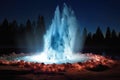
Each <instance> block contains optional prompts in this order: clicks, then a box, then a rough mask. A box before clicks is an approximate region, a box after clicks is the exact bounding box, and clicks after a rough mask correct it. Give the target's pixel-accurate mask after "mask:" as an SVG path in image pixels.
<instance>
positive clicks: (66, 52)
mask: <svg viewBox="0 0 120 80" xmlns="http://www.w3.org/2000/svg"><path fill="white" fill-rule="evenodd" d="M77 31H79V27H78V24H77V19H76V17H75V14H74V11H73V10H72V9H71V8H69V7H68V6H67V5H66V4H64V7H63V10H62V13H60V9H59V6H57V8H56V10H55V15H54V18H53V20H52V24H51V25H50V27H49V29H48V30H47V33H46V34H45V36H44V42H45V43H44V51H43V52H42V53H39V54H37V55H34V56H26V57H24V60H29V61H36V62H44V63H66V62H70V63H72V62H79V61H84V60H86V59H87V57H86V56H85V55H83V54H77V53H76V54H75V52H76V51H78V50H80V49H81V48H82V45H81V44H80V43H81V42H82V39H80V38H81V37H80V33H79V32H77Z"/></svg>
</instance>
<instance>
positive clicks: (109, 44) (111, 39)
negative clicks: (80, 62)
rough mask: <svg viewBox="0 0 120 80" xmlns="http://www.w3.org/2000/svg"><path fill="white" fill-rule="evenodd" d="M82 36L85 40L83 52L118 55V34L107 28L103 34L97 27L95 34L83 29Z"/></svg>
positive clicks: (119, 38)
mask: <svg viewBox="0 0 120 80" xmlns="http://www.w3.org/2000/svg"><path fill="white" fill-rule="evenodd" d="M83 34H84V38H85V43H84V49H83V51H88V52H94V53H103V54H104V53H106V54H107V53H108V54H111V55H112V54H117V55H120V54H119V53H120V32H116V31H115V30H114V29H113V30H111V29H110V27H107V29H106V32H105V34H103V32H102V30H101V29H100V27H97V30H96V32H95V33H91V32H87V30H86V28H84V31H83Z"/></svg>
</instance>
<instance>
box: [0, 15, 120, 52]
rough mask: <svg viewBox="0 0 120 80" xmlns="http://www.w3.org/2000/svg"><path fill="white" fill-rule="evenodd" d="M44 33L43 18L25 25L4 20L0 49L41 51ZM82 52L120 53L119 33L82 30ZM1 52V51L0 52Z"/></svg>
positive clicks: (1, 26)
mask: <svg viewBox="0 0 120 80" xmlns="http://www.w3.org/2000/svg"><path fill="white" fill-rule="evenodd" d="M45 33H46V26H45V21H44V17H43V16H38V19H37V21H36V22H31V21H30V19H28V20H27V21H26V24H19V25H18V23H17V21H16V20H14V21H13V22H9V21H8V20H7V19H4V20H3V22H2V23H0V49H1V48H2V49H3V48H28V49H33V50H37V49H38V50H40V49H41V50H42V49H43V46H44V40H43V36H44V34H45ZM82 36H83V39H84V45H83V52H104V51H105V52H106V51H109V50H110V51H112V50H113V51H114V50H115V51H117V52H120V32H119V33H117V32H116V31H115V30H111V29H110V27H107V29H106V32H105V34H103V32H102V30H101V29H100V27H97V30H96V32H95V33H92V32H88V31H87V29H86V28H84V30H83V34H82ZM0 51H1V50H0Z"/></svg>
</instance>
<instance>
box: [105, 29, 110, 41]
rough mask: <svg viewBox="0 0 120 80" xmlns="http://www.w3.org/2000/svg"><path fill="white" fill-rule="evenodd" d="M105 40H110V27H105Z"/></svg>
mask: <svg viewBox="0 0 120 80" xmlns="http://www.w3.org/2000/svg"><path fill="white" fill-rule="evenodd" d="M105 38H106V39H110V38H111V30H110V27H107V31H106V35H105Z"/></svg>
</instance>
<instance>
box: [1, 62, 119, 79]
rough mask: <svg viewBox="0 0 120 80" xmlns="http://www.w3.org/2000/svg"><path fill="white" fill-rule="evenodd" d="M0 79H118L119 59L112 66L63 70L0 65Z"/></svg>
mask: <svg viewBox="0 0 120 80" xmlns="http://www.w3.org/2000/svg"><path fill="white" fill-rule="evenodd" d="M0 80H120V61H118V64H116V65H114V66H113V67H112V68H109V69H105V70H101V71H95V70H92V69H83V70H79V71H78V70H72V69H70V70H67V71H64V72H37V73H36V72H34V71H32V70H30V69H29V68H20V67H18V66H11V65H0Z"/></svg>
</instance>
